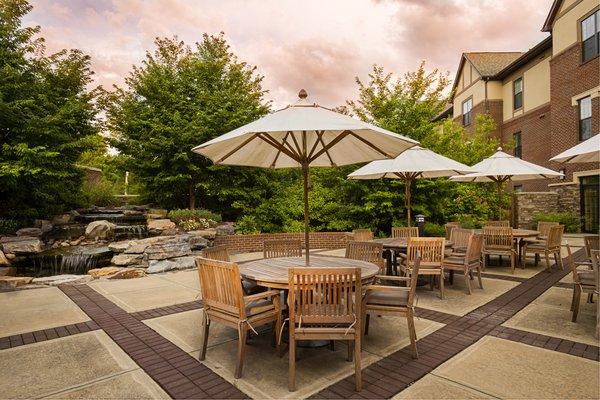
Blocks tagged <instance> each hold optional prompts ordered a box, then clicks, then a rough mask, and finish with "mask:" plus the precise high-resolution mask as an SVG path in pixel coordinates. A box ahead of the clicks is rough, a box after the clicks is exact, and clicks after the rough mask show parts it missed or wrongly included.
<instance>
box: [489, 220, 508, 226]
mask: <svg viewBox="0 0 600 400" xmlns="http://www.w3.org/2000/svg"><path fill="white" fill-rule="evenodd" d="M485 226H502V227H510V221H487V222H486V223H485Z"/></svg>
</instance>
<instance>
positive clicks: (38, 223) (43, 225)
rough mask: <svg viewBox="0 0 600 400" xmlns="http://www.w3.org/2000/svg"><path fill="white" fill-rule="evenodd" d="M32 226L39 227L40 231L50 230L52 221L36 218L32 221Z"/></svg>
mask: <svg viewBox="0 0 600 400" xmlns="http://www.w3.org/2000/svg"><path fill="white" fill-rule="evenodd" d="M33 226H34V227H36V228H40V229H41V230H42V233H47V232H50V231H51V230H52V223H51V222H50V221H49V220H47V219H36V220H35V221H33Z"/></svg>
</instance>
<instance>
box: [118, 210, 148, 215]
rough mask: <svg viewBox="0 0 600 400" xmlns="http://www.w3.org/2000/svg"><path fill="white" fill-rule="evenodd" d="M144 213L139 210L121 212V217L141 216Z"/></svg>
mask: <svg viewBox="0 0 600 400" xmlns="http://www.w3.org/2000/svg"><path fill="white" fill-rule="evenodd" d="M143 214H144V213H143V212H141V211H139V210H123V215H127V216H130V215H143Z"/></svg>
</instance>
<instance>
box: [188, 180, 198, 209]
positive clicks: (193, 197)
mask: <svg viewBox="0 0 600 400" xmlns="http://www.w3.org/2000/svg"><path fill="white" fill-rule="evenodd" d="M188 190H189V195H190V210H195V209H196V189H194V182H190V183H189V185H188Z"/></svg>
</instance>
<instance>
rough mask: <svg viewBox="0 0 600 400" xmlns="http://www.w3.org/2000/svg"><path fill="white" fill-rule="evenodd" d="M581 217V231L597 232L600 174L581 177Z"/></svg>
mask: <svg viewBox="0 0 600 400" xmlns="http://www.w3.org/2000/svg"><path fill="white" fill-rule="evenodd" d="M580 180H581V188H580V190H581V219H582V221H583V223H582V227H581V228H582V229H581V230H582V231H583V232H585V233H596V234H597V233H598V230H599V229H600V223H599V222H598V207H599V206H600V203H599V200H598V198H599V197H600V189H599V186H600V175H595V176H585V177H581V178H580Z"/></svg>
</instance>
